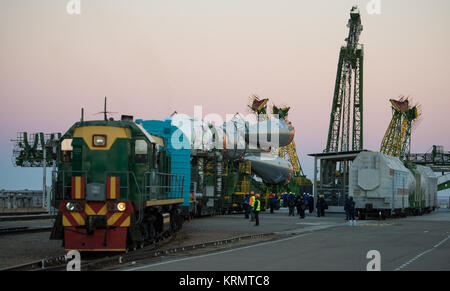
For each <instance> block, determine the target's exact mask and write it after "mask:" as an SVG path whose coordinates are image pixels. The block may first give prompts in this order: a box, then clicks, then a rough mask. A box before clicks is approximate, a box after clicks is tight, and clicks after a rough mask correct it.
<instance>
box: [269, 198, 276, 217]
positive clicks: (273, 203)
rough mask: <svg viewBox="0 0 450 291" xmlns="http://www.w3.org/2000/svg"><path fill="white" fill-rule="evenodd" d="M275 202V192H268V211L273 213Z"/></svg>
mask: <svg viewBox="0 0 450 291" xmlns="http://www.w3.org/2000/svg"><path fill="white" fill-rule="evenodd" d="M276 203H277V198H276V197H275V193H272V194H270V196H269V204H270V213H273V209H274V208H275V204H276Z"/></svg>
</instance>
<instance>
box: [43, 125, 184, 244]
mask: <svg viewBox="0 0 450 291" xmlns="http://www.w3.org/2000/svg"><path fill="white" fill-rule="evenodd" d="M165 145H166V141H165V140H164V138H161V137H157V136H154V135H150V134H149V133H148V131H147V130H145V129H144V128H143V127H142V126H141V125H140V124H137V123H135V122H133V121H132V120H131V121H127V120H121V121H114V120H101V121H81V122H77V123H75V124H74V125H73V126H72V127H71V128H70V129H69V130H68V131H67V132H66V133H65V134H64V135H63V136H62V137H61V139H60V140H59V142H58V144H57V147H56V154H57V167H58V171H57V172H56V173H55V175H56V178H55V179H54V187H53V193H52V194H53V195H52V197H53V198H52V199H53V200H52V202H53V205H54V207H55V208H57V209H58V215H57V218H56V220H55V224H54V227H53V231H52V233H51V239H61V240H63V245H64V247H65V249H66V250H79V251H125V250H126V249H127V248H130V247H131V248H135V247H136V246H139V245H143V244H144V242H145V241H154V240H156V239H158V237H160V236H163V235H166V234H167V233H170V232H175V231H177V230H179V229H180V228H181V226H182V222H183V218H182V216H181V209H180V204H181V203H183V202H184V199H185V197H183V184H184V183H183V179H184V176H183V175H177V174H171V171H170V157H169V155H168V153H167V148H166V147H165Z"/></svg>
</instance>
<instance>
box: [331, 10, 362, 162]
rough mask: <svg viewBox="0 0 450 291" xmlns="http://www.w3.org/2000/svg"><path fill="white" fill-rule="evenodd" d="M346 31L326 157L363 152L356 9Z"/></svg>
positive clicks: (360, 78) (359, 50) (359, 31)
mask: <svg viewBox="0 0 450 291" xmlns="http://www.w3.org/2000/svg"><path fill="white" fill-rule="evenodd" d="M347 27H348V28H349V34H348V37H347V38H346V39H345V40H346V42H347V44H346V45H345V46H342V47H341V50H340V53H339V61H338V67H337V74H336V83H335V88H334V97H333V105H332V109H331V117H330V126H329V130H328V140H327V146H326V148H325V150H324V152H326V153H329V152H339V151H341V152H342V151H350V150H362V149H363V59H364V47H363V45H361V44H359V43H358V42H359V36H360V34H361V31H362V30H363V26H362V25H361V16H360V14H359V9H358V7H357V6H353V7H352V10H351V11H350V19H349V21H348V24H347ZM352 113H353V117H352V121H351V120H350V118H351V114H352ZM350 135H351V144H350Z"/></svg>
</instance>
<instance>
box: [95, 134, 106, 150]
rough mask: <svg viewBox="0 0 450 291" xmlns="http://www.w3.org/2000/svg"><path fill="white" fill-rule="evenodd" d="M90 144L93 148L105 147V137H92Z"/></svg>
mask: <svg viewBox="0 0 450 291" xmlns="http://www.w3.org/2000/svg"><path fill="white" fill-rule="evenodd" d="M92 143H93V145H94V146H95V147H106V135H100V134H96V135H94V136H93V137H92Z"/></svg>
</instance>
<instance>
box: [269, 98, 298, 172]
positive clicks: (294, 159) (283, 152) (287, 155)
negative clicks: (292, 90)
mask: <svg viewBox="0 0 450 291" xmlns="http://www.w3.org/2000/svg"><path fill="white" fill-rule="evenodd" d="M289 109H291V108H290V107H287V106H286V107H281V108H279V107H277V106H273V107H272V114H277V115H278V118H280V119H284V120H286V119H287V116H288V113H289ZM278 155H279V156H280V157H281V158H283V159H285V160H287V161H289V162H290V163H291V165H292V167H293V168H294V176H296V177H299V176H305V174H304V173H303V169H302V166H301V164H300V160H299V158H298V154H297V146H296V145H295V141H294V140H292V142H291V143H290V144H288V145H287V146H284V147H281V148H280V150H279V151H278Z"/></svg>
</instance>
